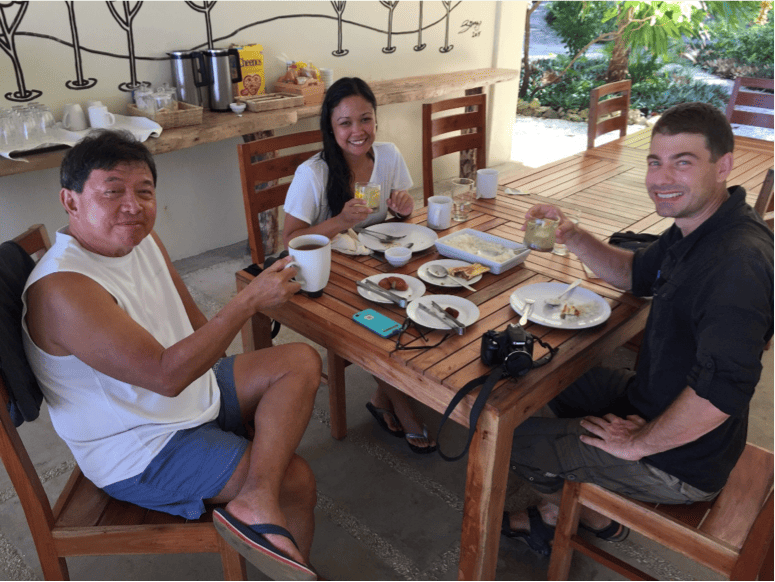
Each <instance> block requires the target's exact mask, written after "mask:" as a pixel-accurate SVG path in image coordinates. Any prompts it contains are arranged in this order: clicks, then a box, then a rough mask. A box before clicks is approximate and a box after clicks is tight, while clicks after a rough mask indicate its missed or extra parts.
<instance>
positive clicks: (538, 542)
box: [501, 505, 554, 556]
mask: <svg viewBox="0 0 775 582" xmlns="http://www.w3.org/2000/svg"><path fill="white" fill-rule="evenodd" d="M527 517H528V519H529V520H530V531H526V530H523V529H511V522H510V521H509V514H508V512H506V511H504V512H503V521H502V522H501V535H504V536H506V537H507V538H511V539H514V540H520V541H522V542H525V543H526V544H527V545H528V547H530V549H531V550H533V551H534V552H537V553H539V554H541V555H542V556H548V555H550V554H551V553H552V546H551V541H552V540H553V539H554V526H551V525H549V524H548V523H546V522H545V521H544V520H543V519H542V518H541V512H540V511H538V508H537V507H536V506H535V505H531V506H530V507H528V508H527Z"/></svg>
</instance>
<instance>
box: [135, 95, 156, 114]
mask: <svg viewBox="0 0 775 582" xmlns="http://www.w3.org/2000/svg"><path fill="white" fill-rule="evenodd" d="M135 105H136V106H137V108H138V109H139V110H140V111H142V112H143V113H144V114H145V115H146V116H148V117H150V118H151V119H155V118H156V98H155V97H154V94H153V91H151V90H150V89H138V90H137V91H135Z"/></svg>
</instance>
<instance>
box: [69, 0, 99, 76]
mask: <svg viewBox="0 0 775 582" xmlns="http://www.w3.org/2000/svg"><path fill="white" fill-rule="evenodd" d="M65 4H66V5H67V16H68V18H69V19H70V33H71V36H72V37H73V52H74V53H75V76H76V79H75V81H73V80H70V81H67V82H66V83H65V86H66V87H67V88H68V89H75V90H81V89H89V88H90V87H94V85H96V84H97V79H92V78H89V79H84V78H83V62H82V61H81V43H80V42H79V41H78V27H77V26H76V24H75V1H74V0H66V1H65Z"/></svg>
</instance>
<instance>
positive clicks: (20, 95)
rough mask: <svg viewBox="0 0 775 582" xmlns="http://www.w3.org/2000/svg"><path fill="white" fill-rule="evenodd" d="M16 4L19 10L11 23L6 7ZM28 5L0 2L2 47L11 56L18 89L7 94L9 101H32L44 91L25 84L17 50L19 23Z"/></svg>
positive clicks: (24, 3) (0, 40) (0, 39)
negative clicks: (31, 88) (9, 22)
mask: <svg viewBox="0 0 775 582" xmlns="http://www.w3.org/2000/svg"><path fill="white" fill-rule="evenodd" d="M14 5H17V6H19V10H18V11H17V12H16V16H14V17H13V19H12V20H11V24H10V25H9V24H8V14H6V9H7V8H12V7H13V6H14ZM28 6H29V2H0V47H2V48H3V51H5V54H7V55H8V56H9V57H10V58H11V62H12V63H13V71H14V74H15V75H16V87H17V90H16V91H13V92H9V93H6V94H5V98H6V99H8V100H9V101H18V102H21V101H32V100H33V99H37V98H38V97H40V96H41V95H43V91H37V90H30V89H27V87H26V86H25V85H24V71H23V70H22V64H21V61H19V55H18V53H17V52H16V31H17V30H18V29H19V24H21V21H22V18H24V13H25V12H27V8H28Z"/></svg>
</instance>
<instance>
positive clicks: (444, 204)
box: [428, 196, 452, 230]
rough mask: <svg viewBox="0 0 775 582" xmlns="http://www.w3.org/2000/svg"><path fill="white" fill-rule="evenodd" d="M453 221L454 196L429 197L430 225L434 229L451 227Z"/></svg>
mask: <svg viewBox="0 0 775 582" xmlns="http://www.w3.org/2000/svg"><path fill="white" fill-rule="evenodd" d="M451 221H452V198H450V197H449V196H431V197H430V198H428V226H429V227H431V228H432V229H434V230H444V229H447V228H449V225H450V224H451Z"/></svg>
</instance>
